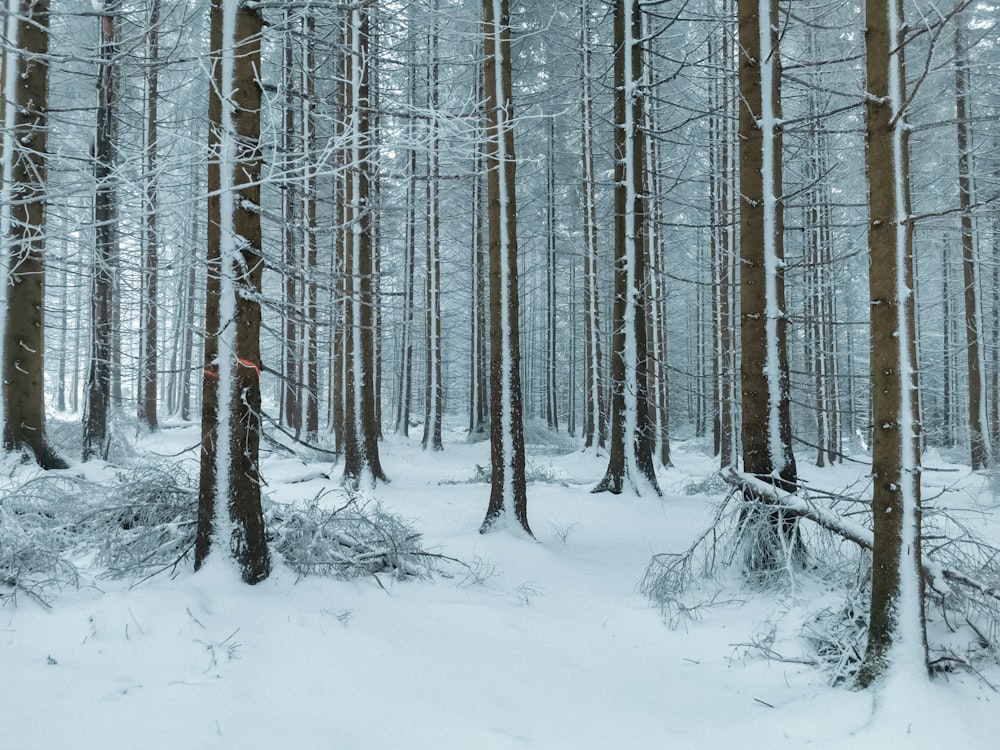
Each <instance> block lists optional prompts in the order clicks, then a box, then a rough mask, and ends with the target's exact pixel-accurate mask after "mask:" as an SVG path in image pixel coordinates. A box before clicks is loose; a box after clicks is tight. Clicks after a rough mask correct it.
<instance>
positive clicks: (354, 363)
mask: <svg viewBox="0 0 1000 750" xmlns="http://www.w3.org/2000/svg"><path fill="white" fill-rule="evenodd" d="M349 23H350V26H351V49H350V52H349V54H350V56H351V60H352V63H351V80H350V86H351V102H352V105H353V106H352V107H351V116H350V117H351V119H350V125H349V128H350V133H351V160H350V170H351V177H350V179H351V198H352V204H353V205H351V213H352V216H351V224H350V227H348V232H347V236H348V241H349V242H350V252H351V273H352V274H353V276H354V279H353V281H352V282H351V289H352V290H353V293H352V294H351V299H350V303H349V304H350V305H351V329H352V333H351V350H352V351H351V377H352V378H353V386H354V387H353V388H352V389H351V395H352V399H351V404H350V408H351V410H352V412H353V414H354V418H353V431H354V434H353V435H351V436H350V437H348V438H347V439H348V440H351V441H353V442H354V445H355V446H356V447H355V450H360V451H361V452H362V453H364V450H365V449H364V447H363V446H364V435H363V427H362V426H363V416H362V403H361V383H362V380H363V379H364V370H363V368H362V361H361V358H362V356H363V355H362V347H361V336H362V330H361V283H360V273H359V269H360V268H361V242H362V233H363V232H364V226H363V225H362V222H363V221H364V211H365V208H366V207H365V206H363V205H362V204H361V199H362V196H361V170H362V169H367V165H364V164H362V163H361V152H362V144H361V139H362V138H363V137H364V135H363V134H362V132H361V107H362V106H366V104H364V103H362V101H361V78H362V75H363V66H364V65H366V64H367V61H366V60H365V59H364V58H363V55H362V50H361V10H360V9H359V8H357V7H355V8H353V9H352V10H351V18H350V21H349ZM363 466H364V469H363V470H366V469H367V468H368V462H367V457H366V459H365V460H364V461H363ZM359 479H360V478H359Z"/></svg>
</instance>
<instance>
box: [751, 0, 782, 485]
mask: <svg viewBox="0 0 1000 750" xmlns="http://www.w3.org/2000/svg"><path fill="white" fill-rule="evenodd" d="M771 2H772V0H758V3H757V16H758V18H757V27H758V35H759V44H760V56H761V63H760V100H761V117H760V129H761V132H762V140H761V160H762V161H761V182H762V186H763V194H764V288H765V296H766V299H767V303H766V307H767V310H766V318H765V327H766V331H767V341H766V343H767V353H766V360H765V363H764V372H765V374H766V375H767V392H768V393H767V435H768V452H769V453H770V457H771V467H772V473H773V474H774V476H775V477H779V478H780V476H781V473H782V471H784V470H785V449H784V447H783V446H782V443H781V364H780V362H781V360H780V357H779V353H778V321H779V320H780V319H781V318H782V317H784V310H782V309H781V308H780V306H779V304H778V302H779V300H778V274H779V272H780V271H781V270H782V268H783V264H782V263H781V262H780V259H779V257H778V246H777V237H778V225H777V222H778V197H779V196H778V194H777V192H778V191H777V189H776V188H777V178H778V174H776V173H775V159H776V156H778V155H777V154H775V149H776V146H777V137H778V127H779V125H780V120H779V119H777V118H776V116H775V111H774V91H775V86H778V85H780V81H779V80H775V76H774V74H775V69H776V67H777V64H778V51H777V50H776V49H775V48H774V46H773V44H772V37H771V34H772V29H771ZM779 168H780V167H779ZM782 302H783V300H782Z"/></svg>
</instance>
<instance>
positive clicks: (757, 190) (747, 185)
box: [737, 0, 797, 490]
mask: <svg viewBox="0 0 1000 750" xmlns="http://www.w3.org/2000/svg"><path fill="white" fill-rule="evenodd" d="M737 8H738V13H739V40H740V50H741V54H740V99H741V101H742V102H743V106H741V107H740V134H739V135H740V138H739V143H740V194H741V196H742V201H741V204H740V268H741V273H742V276H741V282H740V299H741V310H740V332H741V343H742V352H743V357H742V364H741V373H742V379H743V428H742V442H743V466H744V471H746V472H747V473H749V474H754V475H756V476H758V477H760V478H761V479H764V480H765V481H773V482H775V483H778V484H780V485H782V489H785V490H789V489H790V488H791V487H794V485H795V482H796V479H797V477H796V467H795V456H794V454H793V453H792V445H791V420H790V413H789V396H788V354H787V348H786V326H787V316H786V314H785V290H784V249H783V231H784V227H783V217H782V201H781V127H780V120H781V93H780V80H781V69H780V64H779V60H778V49H777V28H778V6H777V1H776V0H739V2H738V3H737Z"/></svg>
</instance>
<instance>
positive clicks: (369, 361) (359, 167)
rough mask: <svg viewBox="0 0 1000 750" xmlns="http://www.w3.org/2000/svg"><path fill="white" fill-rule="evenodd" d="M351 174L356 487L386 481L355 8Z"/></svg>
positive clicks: (364, 39)
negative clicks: (381, 447) (380, 441)
mask: <svg viewBox="0 0 1000 750" xmlns="http://www.w3.org/2000/svg"><path fill="white" fill-rule="evenodd" d="M347 34H348V39H347V45H346V49H347V52H348V57H347V77H346V81H347V102H346V107H345V109H346V112H347V115H348V118H349V119H348V123H347V128H348V133H347V135H348V158H349V162H348V174H347V200H346V209H347V212H348V213H347V222H346V224H345V227H344V232H345V233H346V241H345V244H346V246H347V248H346V252H345V269H344V283H345V295H346V298H347V307H348V321H347V325H346V326H345V329H344V330H345V349H346V354H347V362H346V370H345V378H344V404H345V409H344V482H345V483H346V484H348V485H349V486H353V487H357V486H358V485H359V483H360V481H361V478H362V476H363V475H365V474H366V473H367V474H368V475H369V478H370V479H371V481H372V482H373V483H374V482H376V481H386V476H385V473H384V472H383V471H382V465H381V461H380V460H379V452H378V439H379V430H378V425H377V423H376V419H375V414H376V409H375V401H376V397H377V395H376V393H375V344H374V342H375V331H374V294H373V281H372V277H373V271H374V263H373V260H374V248H373V245H372V211H371V184H372V171H373V168H374V167H373V163H372V143H371V117H372V111H371V99H370V79H369V75H370V72H371V55H370V47H369V44H370V38H371V37H370V34H371V16H370V12H369V9H368V7H364V8H352V9H351V10H350V11H349V20H348V23H347Z"/></svg>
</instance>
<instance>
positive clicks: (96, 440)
mask: <svg viewBox="0 0 1000 750" xmlns="http://www.w3.org/2000/svg"><path fill="white" fill-rule="evenodd" d="M119 10H120V8H119V6H118V3H117V1H116V0H105V2H104V4H103V6H102V15H101V16H100V18H99V19H98V23H99V25H100V40H101V42H100V52H99V57H100V64H99V66H98V73H97V97H98V103H97V140H96V142H95V145H94V185H95V187H94V189H95V193H94V227H95V246H94V264H93V272H92V273H93V276H92V278H91V283H92V285H93V286H92V289H91V338H90V366H89V368H88V373H87V401H86V413H85V414H84V417H83V460H84V461H88V460H90V459H92V458H102V459H107V457H108V448H109V444H110V436H109V435H108V416H109V411H110V406H111V398H112V380H113V372H112V370H113V366H114V363H113V361H112V360H113V348H114V341H113V339H114V335H113V329H114V307H115V298H114V295H115V289H116V284H115V270H116V268H115V267H116V265H117V260H116V258H117V255H118V248H117V242H118V231H117V223H118V213H117V205H116V192H117V191H116V188H117V186H116V184H115V183H116V176H115V166H116V165H115V162H116V156H117V155H116V151H117V145H118V133H117V120H116V116H115V111H114V108H115V103H116V102H117V100H118V93H119V92H118V71H117V62H116V59H115V58H116V56H117V51H118V13H119Z"/></svg>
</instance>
